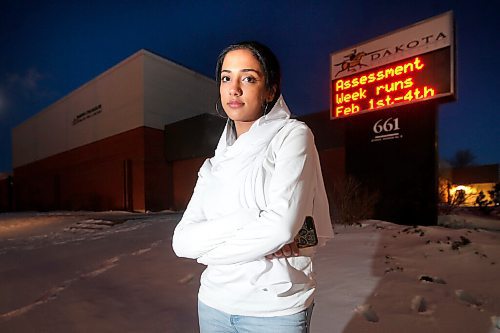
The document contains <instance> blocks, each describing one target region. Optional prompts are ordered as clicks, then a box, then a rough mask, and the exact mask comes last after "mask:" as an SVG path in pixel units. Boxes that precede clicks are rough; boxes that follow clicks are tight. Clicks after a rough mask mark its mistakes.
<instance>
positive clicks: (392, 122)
mask: <svg viewBox="0 0 500 333" xmlns="http://www.w3.org/2000/svg"><path fill="white" fill-rule="evenodd" d="M397 130H399V119H398V118H388V119H386V120H385V121H384V119H379V120H378V121H377V122H376V123H375V124H374V125H373V132H375V133H376V134H379V133H382V132H391V131H397Z"/></svg>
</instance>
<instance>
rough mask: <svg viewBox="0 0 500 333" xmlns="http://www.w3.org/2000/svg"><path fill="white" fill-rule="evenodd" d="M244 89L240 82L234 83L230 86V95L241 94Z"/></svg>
mask: <svg viewBox="0 0 500 333" xmlns="http://www.w3.org/2000/svg"><path fill="white" fill-rule="evenodd" d="M241 94H242V90H241V87H240V86H239V84H238V83H233V84H232V85H231V87H230V88H229V95H230V96H241Z"/></svg>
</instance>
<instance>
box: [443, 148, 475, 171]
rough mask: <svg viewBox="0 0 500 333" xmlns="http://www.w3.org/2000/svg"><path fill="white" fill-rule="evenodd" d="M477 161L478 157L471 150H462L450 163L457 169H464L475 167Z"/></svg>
mask: <svg viewBox="0 0 500 333" xmlns="http://www.w3.org/2000/svg"><path fill="white" fill-rule="evenodd" d="M475 159H476V156H475V155H474V154H473V153H472V152H471V151H470V150H469V149H462V150H458V151H457V152H456V153H455V155H453V157H452V158H451V159H450V160H449V162H450V164H451V165H452V166H453V167H455V168H463V167H466V166H470V165H474V160H475Z"/></svg>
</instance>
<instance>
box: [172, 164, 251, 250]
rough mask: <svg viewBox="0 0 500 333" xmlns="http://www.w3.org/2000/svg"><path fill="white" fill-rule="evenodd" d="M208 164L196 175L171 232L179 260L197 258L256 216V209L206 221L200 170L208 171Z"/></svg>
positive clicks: (244, 210) (232, 234)
mask: <svg viewBox="0 0 500 333" xmlns="http://www.w3.org/2000/svg"><path fill="white" fill-rule="evenodd" d="M207 163H209V162H208V160H207V161H205V164H203V166H202V167H201V169H200V172H199V173H198V180H197V182H196V186H195V188H194V191H193V195H192V197H191V200H190V201H189V204H188V206H187V208H186V211H185V212H184V214H183V216H182V219H181V221H180V222H179V223H178V224H177V226H176V227H175V230H174V235H173V238H172V248H173V250H174V252H175V254H176V255H177V256H178V257H185V258H191V259H197V258H199V257H200V256H201V255H203V254H205V253H207V252H208V251H210V250H212V249H214V248H216V247H217V246H219V245H221V244H222V243H224V242H225V241H226V240H227V239H228V238H230V237H232V236H234V235H235V233H236V230H237V229H238V228H239V227H240V226H241V225H242V224H245V223H248V221H253V220H254V219H255V218H256V217H258V216H259V210H258V209H240V210H238V211H236V212H234V213H232V214H229V215H226V216H223V217H220V218H217V219H210V220H209V219H207V218H206V217H205V214H204V213H203V210H202V204H201V202H202V193H204V189H203V188H204V186H205V184H204V181H203V172H202V170H203V168H204V167H208V166H207Z"/></svg>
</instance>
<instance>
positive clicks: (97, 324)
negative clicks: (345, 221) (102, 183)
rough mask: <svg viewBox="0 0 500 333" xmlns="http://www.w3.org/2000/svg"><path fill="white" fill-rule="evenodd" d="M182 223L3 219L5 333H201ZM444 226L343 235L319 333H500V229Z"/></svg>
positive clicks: (375, 227) (322, 283)
mask: <svg viewBox="0 0 500 333" xmlns="http://www.w3.org/2000/svg"><path fill="white" fill-rule="evenodd" d="M179 218H180V214H172V213H169V212H162V213H152V214H134V213H127V212H103V213H102V212H101V213H89V212H55V213H11V214H0V332H182V333H184V332H197V331H198V330H197V316H196V292H197V289H198V286H199V282H198V281H199V276H200V274H201V272H202V270H203V266H202V265H198V264H196V262H194V261H192V260H186V259H179V258H177V257H175V255H174V254H173V252H172V248H171V236H172V232H173V228H174V227H175V224H176V223H177V221H178V220H179ZM440 224H442V225H446V226H447V227H444V226H432V227H427V226H415V227H409V226H403V225H396V224H392V223H389V222H383V221H374V220H371V221H365V222H364V223H363V224H362V225H361V226H350V227H344V226H336V227H335V232H336V237H335V238H334V240H332V241H331V242H329V243H328V245H327V246H326V247H324V248H322V249H320V250H319V252H318V255H317V258H316V262H315V267H316V270H317V280H318V293H317V297H316V305H315V309H314V314H313V320H312V332H313V333H329V332H332V333H337V332H342V333H359V332H384V333H392V332H404V333H412V332H415V333H417V332H418V333H421V332H440V333H447V332H450V333H451V332H453V333H456V332H458V333H460V332H463V333H469V332H471V333H496V332H499V333H500V328H495V324H494V321H495V320H498V318H497V316H500V288H498V286H499V282H498V281H500V233H499V232H498V231H497V230H500V227H499V225H500V221H495V220H491V219H489V220H484V219H480V218H476V217H474V218H469V217H467V216H447V217H443V218H440ZM498 324H499V325H498V326H500V323H498Z"/></svg>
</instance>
